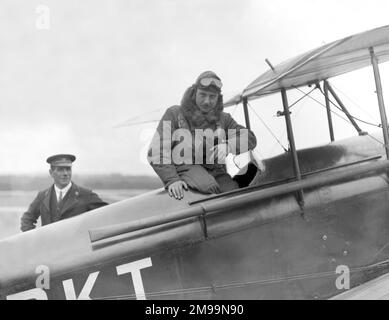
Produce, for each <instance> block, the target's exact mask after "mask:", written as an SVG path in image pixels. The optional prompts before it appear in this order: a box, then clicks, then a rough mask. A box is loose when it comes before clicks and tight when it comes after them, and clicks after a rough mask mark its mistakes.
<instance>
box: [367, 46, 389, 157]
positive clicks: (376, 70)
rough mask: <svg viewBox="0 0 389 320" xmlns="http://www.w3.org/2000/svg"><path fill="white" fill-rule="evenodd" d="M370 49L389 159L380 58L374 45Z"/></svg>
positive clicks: (388, 139) (388, 140) (388, 151)
mask: <svg viewBox="0 0 389 320" xmlns="http://www.w3.org/2000/svg"><path fill="white" fill-rule="evenodd" d="M369 51H370V57H371V64H372V65H373V71H374V80H375V85H376V92H377V98H378V106H379V108H380V116H381V124H382V133H383V135H384V142H385V151H386V158H387V159H389V137H388V120H387V118H386V111H385V104H384V97H383V94H382V84H381V76H380V70H379V68H378V59H377V56H376V55H375V53H374V48H372V47H371V48H369Z"/></svg>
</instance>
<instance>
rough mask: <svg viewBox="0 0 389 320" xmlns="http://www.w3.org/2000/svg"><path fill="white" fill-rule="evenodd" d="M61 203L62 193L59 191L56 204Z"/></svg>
mask: <svg viewBox="0 0 389 320" xmlns="http://www.w3.org/2000/svg"><path fill="white" fill-rule="evenodd" d="M61 201H62V191H61V190H60V191H59V197H58V203H61Z"/></svg>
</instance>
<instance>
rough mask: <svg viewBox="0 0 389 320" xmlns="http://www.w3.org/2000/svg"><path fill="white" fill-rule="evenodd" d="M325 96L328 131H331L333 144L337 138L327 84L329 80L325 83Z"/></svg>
mask: <svg viewBox="0 0 389 320" xmlns="http://www.w3.org/2000/svg"><path fill="white" fill-rule="evenodd" d="M324 96H325V98H326V108H327V119H328V129H329V130H330V139H331V142H332V141H335V136H334V126H333V124H332V115H331V104H330V99H329V97H328V82H327V80H325V81H324Z"/></svg>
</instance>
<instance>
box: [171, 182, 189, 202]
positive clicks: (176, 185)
mask: <svg viewBox="0 0 389 320" xmlns="http://www.w3.org/2000/svg"><path fill="white" fill-rule="evenodd" d="M184 189H185V190H188V185H187V184H186V182H185V181H182V180H179V181H176V182H173V183H172V184H171V185H169V187H168V189H167V191H168V192H169V196H171V197H174V198H176V199H178V200H181V199H182V198H183V197H184Z"/></svg>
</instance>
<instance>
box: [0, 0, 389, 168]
mask: <svg viewBox="0 0 389 320" xmlns="http://www.w3.org/2000/svg"><path fill="white" fill-rule="evenodd" d="M39 5H45V6H47V8H49V10H50V28H49V29H48V30H47V29H39V28H37V21H38V22H39V21H41V20H39V19H41V18H42V14H41V12H40V11H39V10H38V11H37V7H38V6H39ZM388 21H389V2H388V1H387V0H380V1H378V0H369V1H355V0H353V1H351V0H350V1H349V0H342V1H340V0H337V1H335V0H327V1H312V0H299V1H284V0H282V1H281V0H272V1H262V0H241V1H237V0H190V1H189V0H147V1H145V0H122V1H119V0H106V1H104V0H83V1H79V0H52V1H50V0H47V1H33V0H23V1H22V0H7V1H6V0H2V2H1V10H0V146H1V149H0V173H1V174H7V173H43V172H47V169H48V167H47V165H46V164H45V159H46V158H47V157H48V156H50V155H52V154H55V153H73V154H75V155H76V156H77V158H78V159H77V162H76V163H75V166H74V171H75V172H77V173H110V172H118V173H126V174H127V173H131V174H153V171H152V169H151V168H150V167H149V166H148V165H147V164H146V162H145V161H144V158H145V152H146V149H145V146H146V145H147V144H148V140H147V139H149V137H150V134H151V133H152V131H153V129H154V128H155V125H156V124H149V125H139V126H136V127H122V128H114V126H115V125H117V124H119V123H122V122H124V121H125V120H127V119H128V118H131V117H134V116H138V115H144V116H145V117H146V118H147V117H149V112H151V111H153V110H155V109H164V108H167V107H169V106H171V105H173V104H177V103H179V102H180V100H181V96H182V94H183V92H184V91H185V89H186V88H187V87H188V86H190V85H191V84H192V83H193V82H194V80H195V78H196V77H197V75H198V74H199V73H201V72H202V71H204V70H209V69H210V70H214V71H215V72H216V73H217V74H219V76H220V77H221V78H222V81H223V83H224V87H223V90H224V95H225V97H228V96H229V95H231V94H233V93H237V92H240V91H242V90H243V89H244V87H246V86H247V85H248V84H249V83H250V82H251V81H252V80H254V79H255V78H256V77H257V76H259V75H260V74H261V73H263V72H265V71H266V70H267V69H268V66H267V65H266V63H265V62H264V60H265V58H269V59H270V61H271V62H272V63H273V64H277V63H279V62H282V61H283V60H285V59H288V58H291V57H293V56H295V55H297V54H300V53H303V52H304V51H307V50H310V49H312V48H315V47H317V46H320V45H322V44H324V43H328V42H331V41H334V40H337V39H339V38H342V37H345V36H348V35H351V34H354V33H358V32H362V31H365V30H368V29H372V28H375V27H379V26H383V25H387V24H389V23H388ZM381 73H382V81H383V86H384V95H385V98H386V104H387V105H388V104H389V100H388V93H389V70H388V66H387V64H383V65H382V66H381ZM357 76H358V77H359V78H361V79H362V80H360V79H359V80H357ZM333 83H334V84H335V86H336V87H337V88H338V89H339V90H341V91H342V92H345V93H347V96H345V97H348V98H350V99H351V100H352V101H354V102H357V104H356V105H353V104H352V103H351V100H350V101H349V102H350V104H351V105H350V106H349V107H350V110H351V111H352V112H353V113H354V114H355V115H357V116H360V117H363V118H364V119H366V120H369V121H373V122H374V121H375V122H377V121H378V107H377V98H376V96H375V95H374V82H373V77H372V71H371V69H366V70H362V71H360V72H357V73H356V75H352V76H348V77H347V76H345V77H343V78H340V79H334V82H333ZM362 92H363V94H362V95H361V96H359V94H361V93H362ZM298 96H299V95H298V94H297V95H295V96H293V94H291V97H290V100H291V101H293V98H294V97H296V98H297V97H298ZM309 104H311V102H308V101H304V102H303V103H302V104H301V105H300V106H296V109H295V110H296V111H295V114H294V115H293V117H295V118H296V119H293V120H294V121H295V123H294V128H295V130H296V143H297V146H298V147H306V146H309V145H314V144H320V143H325V142H326V141H328V130H327V129H326V118H325V111H323V110H322V109H320V107H313V106H310V105H309ZM360 106H361V107H363V106H364V107H366V108H365V111H363V110H362V109H361V108H360ZM253 107H255V108H256V109H255V110H256V112H257V113H258V114H259V116H261V118H262V119H263V120H264V121H266V122H267V123H268V125H270V126H271V127H272V128H273V130H274V134H275V135H276V136H279V137H280V140H281V142H282V143H284V144H285V145H286V144H287V143H286V135H285V134H284V120H283V119H280V118H276V117H274V114H275V113H276V111H277V110H280V109H281V108H282V105H281V99H280V98H279V97H273V98H270V99H268V100H266V99H263V101H259V102H256V103H253ZM366 110H367V111H366ZM229 111H230V112H232V113H233V114H234V117H235V118H236V119H237V120H239V121H240V122H242V121H241V120H242V116H241V112H240V109H239V108H238V109H234V108H231V109H230V110H229ZM335 122H336V123H335V131H336V132H335V134H336V137H337V138H342V137H344V136H347V135H355V133H354V131H353V130H352V128H350V126H349V125H347V123H344V122H343V121H341V120H335ZM252 125H253V128H254V130H255V132H256V133H257V136H258V140H259V149H258V152H259V154H260V155H261V156H267V155H269V154H272V153H273V154H277V153H280V152H282V149H281V148H280V147H279V146H278V145H277V143H276V142H275V141H274V139H272V137H271V135H270V134H269V132H267V130H266V129H264V126H263V125H262V124H261V123H260V122H259V121H258V118H256V115H253V114H252ZM367 129H368V130H369V131H371V130H372V129H370V128H367ZM142 159H143V160H142Z"/></svg>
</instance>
